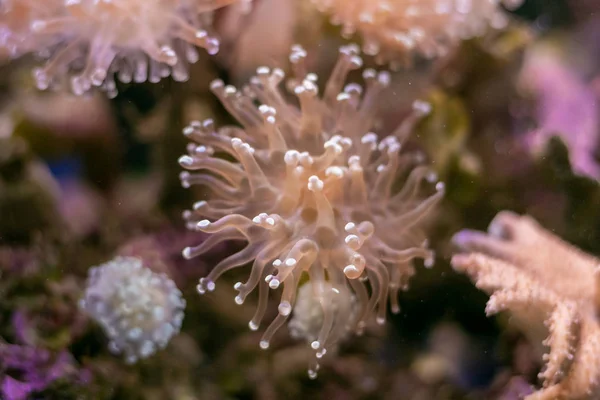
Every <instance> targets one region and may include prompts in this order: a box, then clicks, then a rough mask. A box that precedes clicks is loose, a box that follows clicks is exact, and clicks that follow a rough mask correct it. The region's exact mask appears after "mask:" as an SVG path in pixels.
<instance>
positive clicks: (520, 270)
mask: <svg viewBox="0 0 600 400" xmlns="http://www.w3.org/2000/svg"><path fill="white" fill-rule="evenodd" d="M454 242H455V243H457V244H458V245H459V246H460V247H461V248H462V249H463V250H466V251H469V252H472V253H470V254H459V255H456V256H454V257H453V259H452V265H453V266H454V268H455V269H457V270H458V271H461V272H464V273H466V274H468V275H469V276H470V277H471V278H472V279H473V280H474V281H475V283H476V285H477V287H478V288H479V289H481V290H484V291H486V292H488V293H491V294H492V296H491V297H490V300H489V301H488V303H487V307H486V312H487V314H488V315H491V314H495V313H498V312H500V311H504V310H510V311H511V312H513V313H514V314H515V316H516V317H517V318H518V319H519V320H520V323H521V325H522V326H523V328H524V329H527V330H535V324H536V322H538V323H539V322H540V319H541V321H542V322H544V323H545V325H546V327H547V328H548V330H549V336H548V338H547V339H546V340H545V341H544V342H543V343H544V345H545V346H546V347H548V348H549V352H548V353H547V354H546V355H544V360H545V361H546V366H545V368H544V370H543V371H542V372H541V373H540V375H539V377H540V379H541V380H542V384H543V388H542V389H541V390H540V391H538V392H535V393H533V394H531V395H529V396H527V397H526V399H528V400H534V399H539V400H542V399H547V400H550V399H590V398H597V396H600V368H599V367H598V363H597V362H596V359H595V356H594V354H598V352H599V351H600V324H599V323H598V320H597V317H596V315H597V310H598V308H597V306H598V302H597V296H598V295H597V287H598V284H597V282H598V276H597V271H598V266H599V265H600V261H599V260H597V259H595V258H593V257H591V256H589V255H587V254H585V253H583V252H581V251H580V250H578V249H576V248H574V247H573V246H571V245H569V244H567V243H565V242H563V241H562V240H560V239H559V238H557V237H556V236H554V235H552V234H551V233H549V232H547V231H546V230H544V229H543V228H542V227H541V226H540V225H539V224H538V223H537V222H536V221H535V220H533V219H532V218H530V217H527V216H524V217H522V216H519V215H516V214H513V213H511V212H502V213H500V214H498V216H497V217H496V218H495V219H494V220H493V221H492V223H491V224H490V227H489V229H488V234H485V233H483V232H473V231H462V232H460V233H458V234H457V235H456V236H455V237H454Z"/></svg>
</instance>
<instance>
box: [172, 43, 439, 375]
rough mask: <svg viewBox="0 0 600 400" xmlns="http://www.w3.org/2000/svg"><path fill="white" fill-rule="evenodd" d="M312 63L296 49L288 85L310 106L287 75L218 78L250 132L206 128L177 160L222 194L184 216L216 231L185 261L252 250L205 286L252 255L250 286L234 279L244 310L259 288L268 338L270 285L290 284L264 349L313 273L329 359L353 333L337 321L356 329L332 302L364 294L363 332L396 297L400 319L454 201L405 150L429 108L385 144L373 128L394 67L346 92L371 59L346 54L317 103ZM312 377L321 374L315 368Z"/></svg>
mask: <svg viewBox="0 0 600 400" xmlns="http://www.w3.org/2000/svg"><path fill="white" fill-rule="evenodd" d="M305 58H306V52H305V51H304V49H302V48H301V47H299V46H294V47H293V49H292V53H291V56H290V61H291V63H292V67H293V70H294V77H293V78H292V79H290V80H288V82H287V87H288V89H289V90H290V91H291V92H292V93H293V94H295V95H296V97H297V98H298V101H299V103H300V106H299V107H298V106H296V105H294V104H293V103H289V102H288V101H286V100H285V93H284V92H283V91H282V90H281V89H280V88H279V86H280V84H281V83H282V82H283V80H284V73H283V71H282V70H280V69H273V70H271V69H269V68H267V67H261V68H259V69H258V71H257V75H256V76H255V77H253V78H252V79H251V80H250V85H248V86H247V87H245V88H244V89H243V90H242V91H237V90H236V89H235V88H234V87H231V86H225V85H224V84H223V82H222V81H220V80H217V81H214V82H213V83H212V85H211V87H212V90H213V92H214V93H215V94H216V95H217V96H218V97H219V99H220V100H221V102H222V103H223V105H224V106H225V107H226V108H227V110H228V111H229V112H230V113H231V114H232V115H233V116H234V117H235V118H236V119H237V120H238V121H239V122H240V123H241V124H242V126H243V128H238V127H234V126H228V127H224V128H221V129H219V130H215V127H214V124H213V122H212V121H211V120H206V121H204V122H202V123H200V122H194V123H192V124H191V125H190V126H189V127H187V128H186V129H185V130H184V134H185V135H186V136H187V137H188V138H190V139H191V140H193V141H194V142H196V143H197V144H196V143H191V144H190V145H189V147H188V154H187V155H184V156H182V157H181V158H180V159H179V162H180V164H181V165H182V166H183V167H184V168H186V169H187V170H190V171H198V170H199V171H201V172H199V173H191V172H188V171H184V172H183V173H182V174H181V179H182V183H183V185H184V186H185V187H189V186H191V185H204V186H206V187H207V188H208V189H209V190H210V191H211V192H212V195H213V196H212V198H210V199H209V201H200V202H198V203H196V204H195V205H194V209H193V210H191V211H186V212H185V213H184V218H185V219H186V221H187V223H188V226H189V227H190V228H191V229H195V230H198V231H202V232H206V233H210V234H213V235H212V236H210V237H209V238H208V239H207V240H206V241H204V242H203V243H202V244H201V245H199V246H197V247H188V248H186V249H185V250H184V251H183V254H184V256H185V257H186V258H192V257H197V256H199V255H201V254H203V253H205V252H206V251H208V250H210V249H211V248H212V247H213V246H215V245H216V244H218V243H221V242H223V241H227V240H245V241H247V242H248V245H247V246H246V247H245V248H244V249H243V250H241V251H239V252H238V253H235V254H233V255H231V256H230V257H227V258H225V259H224V260H222V261H221V262H220V263H219V264H218V265H217V266H216V267H215V268H214V269H213V270H212V271H211V272H210V273H209V274H208V276H206V277H205V278H202V279H200V282H199V284H198V291H199V292H200V293H201V294H202V293H205V292H210V291H213V290H215V281H216V279H217V278H218V277H219V276H220V275H222V274H223V273H224V272H226V271H229V270H231V269H233V268H235V267H238V266H242V265H244V264H247V263H249V262H251V261H253V265H252V270H251V273H250V276H249V278H248V280H247V281H246V282H245V283H242V282H238V283H236V284H235V289H236V290H237V291H238V292H239V294H238V295H237V297H236V298H235V301H236V303H238V304H241V303H243V302H244V300H245V299H246V297H247V296H248V294H249V293H251V292H252V291H253V290H254V289H255V288H256V287H257V286H258V290H259V301H258V308H257V311H256V313H255V315H254V317H252V319H251V321H250V323H249V326H250V328H251V329H253V330H257V329H258V327H259V324H260V322H261V320H262V319H263V316H264V314H265V311H266V308H267V300H268V297H269V289H272V290H274V289H278V288H279V287H280V286H282V287H283V291H282V296H281V301H280V303H279V306H278V309H279V315H278V316H277V317H276V318H275V319H274V321H273V322H272V323H271V324H270V325H269V327H268V328H267V329H266V331H265V332H264V335H263V337H262V339H261V341H260V346H261V347H262V348H263V349H266V348H268V347H269V341H270V340H271V338H272V336H273V334H274V333H275V331H276V330H277V329H279V328H280V327H281V326H282V325H283V324H284V323H285V321H286V320H287V319H288V318H289V316H290V315H291V314H292V311H293V310H294V304H295V300H296V292H297V288H298V285H299V283H300V281H301V279H302V276H303V273H305V272H306V273H307V274H308V277H309V278H310V284H311V288H312V292H313V294H314V296H315V298H317V299H318V301H319V302H320V303H321V307H322V310H323V319H322V324H321V327H320V330H319V332H318V335H317V336H316V338H315V339H314V340H313V341H312V342H311V344H310V346H311V347H312V349H314V350H315V351H316V354H317V357H320V356H322V355H323V354H324V353H325V352H326V349H327V347H328V346H329V345H330V344H331V342H332V341H334V340H335V339H336V338H337V337H339V336H340V335H339V333H341V332H343V331H344V329H346V328H345V327H344V328H343V329H340V328H339V327H337V326H335V325H336V324H338V323H342V324H344V325H345V324H347V323H348V322H349V321H342V320H341V319H340V318H336V317H335V313H336V310H337V309H339V308H337V307H333V306H331V304H332V302H333V299H332V296H335V295H338V294H350V295H351V296H354V297H355V298H356V315H357V317H356V320H355V321H354V323H353V324H352V325H353V326H352V327H351V329H355V330H361V329H363V327H364V326H365V324H366V322H367V321H368V319H369V318H370V316H371V315H372V314H373V312H374V310H375V309H376V308H377V312H376V314H377V318H376V320H377V321H378V322H379V323H384V322H385V317H386V309H387V307H386V303H387V301H388V298H389V301H390V303H391V305H392V311H394V312H398V311H399V306H398V299H397V296H398V291H399V290H400V289H401V288H404V287H405V286H406V284H407V280H408V278H409V277H410V276H412V274H413V273H414V268H413V265H412V261H413V259H415V258H422V259H425V262H426V264H427V265H431V264H432V263H433V253H432V251H431V250H429V249H428V248H427V240H426V238H425V235H424V233H423V232H422V229H421V228H420V225H421V224H419V222H421V220H422V219H423V218H424V217H425V216H427V215H428V214H429V213H430V212H431V211H432V209H433V208H434V206H435V205H436V203H438V202H439V200H440V199H441V198H442V196H443V184H442V183H440V182H438V183H437V184H435V182H436V181H437V178H436V175H435V173H433V172H432V171H431V170H430V169H429V168H428V167H426V166H416V167H415V168H414V169H413V168H412V167H413V166H415V164H416V163H418V162H419V161H420V160H422V158H423V157H422V155H417V154H416V153H414V152H407V153H404V152H401V149H402V147H403V145H404V144H405V142H406V138H407V136H408V135H409V133H410V132H411V131H412V127H413V125H414V124H415V123H416V121H418V120H419V118H420V116H422V115H424V114H426V113H427V112H428V111H429V106H428V105H427V104H425V103H422V102H416V103H415V107H414V110H413V113H412V114H411V115H410V116H409V117H408V118H407V119H406V120H405V121H404V122H403V123H402V124H401V125H400V126H399V127H398V128H397V129H396V130H395V131H394V132H393V133H392V134H391V135H389V136H386V137H384V138H383V139H380V138H379V137H378V135H377V134H375V133H373V132H370V131H369V130H370V129H371V127H372V126H373V125H374V122H375V114H376V104H377V96H378V95H379V94H380V92H381V91H383V90H384V89H385V88H386V86H388V83H389V80H390V75H389V73H388V72H376V71H375V70H372V69H366V70H365V71H364V73H363V77H364V79H365V82H366V90H365V91H364V93H363V88H362V86H360V85H358V84H354V83H351V84H348V85H346V86H345V87H344V82H345V80H346V78H347V75H348V73H349V72H350V71H351V70H355V69H358V68H360V67H361V65H362V59H361V58H360V56H359V49H358V47H357V46H355V45H349V46H345V47H342V48H341V49H340V57H339V60H338V62H337V64H336V66H335V68H334V70H333V72H332V76H331V78H330V79H329V81H328V82H327V83H326V85H325V91H324V94H323V96H322V98H319V96H318V92H319V90H318V88H317V76H316V75H315V74H311V73H307V71H306V65H305ZM403 180H404V185H403V186H402V185H401V183H402V181H403ZM424 181H426V182H429V183H431V184H434V186H435V190H431V189H430V190H429V193H430V195H428V196H427V195H422V190H421V186H422V183H423V182H424ZM208 218H209V219H208ZM367 282H368V284H367ZM368 287H370V290H369V289H368ZM309 374H310V375H311V376H315V374H316V368H312V369H311V370H310V371H309Z"/></svg>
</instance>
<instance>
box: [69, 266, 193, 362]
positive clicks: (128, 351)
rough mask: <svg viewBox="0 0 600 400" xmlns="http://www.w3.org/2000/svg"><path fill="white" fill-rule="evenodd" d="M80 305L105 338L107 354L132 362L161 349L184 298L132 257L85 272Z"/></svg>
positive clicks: (175, 323)
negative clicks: (107, 338)
mask: <svg viewBox="0 0 600 400" xmlns="http://www.w3.org/2000/svg"><path fill="white" fill-rule="evenodd" d="M80 307H81V308H82V309H83V310H84V311H85V312H86V313H87V314H89V315H90V316H91V317H92V318H93V319H94V320H96V321H97V322H98V323H99V324H100V325H101V326H102V328H103V329H104V331H105V332H106V334H107V336H108V337H109V339H110V342H109V350H110V351H111V352H112V353H114V354H124V356H125V361H126V362H127V363H135V362H136V361H137V360H139V359H144V358H147V357H149V356H150V355H152V354H154V353H155V352H156V351H157V350H158V349H163V348H164V347H166V345H167V344H168V343H169V340H171V338H172V337H173V336H174V335H176V334H177V333H178V332H179V330H180V328H181V322H182V321H183V310H184V309H185V300H184V299H183V298H182V294H181V291H180V290H179V289H177V287H176V286H175V283H174V282H173V281H172V280H171V279H169V278H168V277H167V276H166V275H165V274H157V273H154V272H152V271H151V270H150V269H148V268H145V267H144V266H143V264H142V261H141V260H139V259H137V258H133V257H117V258H115V259H114V260H112V261H110V262H108V263H106V264H102V265H100V266H98V267H94V268H92V269H91V270H90V272H89V277H88V283H87V288H86V291H85V295H84V297H83V298H82V299H81V301H80Z"/></svg>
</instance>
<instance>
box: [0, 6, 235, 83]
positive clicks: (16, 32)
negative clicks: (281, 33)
mask: <svg viewBox="0 0 600 400" xmlns="http://www.w3.org/2000/svg"><path fill="white" fill-rule="evenodd" d="M234 1H237V0H149V1H142V0H74V1H73V0H64V1H63V0H51V1H44V2H38V1H33V0H9V1H8V2H6V3H3V4H2V5H0V31H1V32H4V34H3V35H2V36H3V39H1V41H0V49H4V50H3V52H4V53H8V54H9V55H11V56H19V55H21V54H23V53H26V52H39V53H40V54H42V55H44V54H47V55H51V59H50V61H49V62H48V63H47V64H46V65H45V66H44V67H42V68H38V69H36V70H35V71H34V75H35V79H36V82H37V86H38V87H39V88H40V89H46V88H48V87H49V86H50V85H51V84H53V82H56V81H57V80H59V81H60V80H61V79H62V78H63V77H66V76H70V75H71V73H73V74H74V76H72V77H71V86H72V89H73V91H74V92H75V93H77V94H81V93H83V92H85V91H87V90H89V89H90V88H91V87H92V86H101V87H103V88H104V89H105V90H106V91H107V92H108V93H111V94H114V93H115V90H116V89H115V82H114V80H113V78H112V75H113V74H114V73H117V72H118V77H119V79H120V80H121V81H123V82H129V81H132V80H133V81H135V82H143V81H146V80H149V81H151V82H156V81H158V80H160V79H161V78H163V77H166V76H169V75H171V76H172V77H173V79H175V80H186V79H187V78H188V64H189V63H194V62H195V61H196V60H197V59H198V52H197V51H196V48H195V47H196V46H199V47H203V48H205V49H206V50H207V51H208V53H209V54H214V53H216V52H217V50H218V48H219V42H218V40H217V39H216V38H214V37H212V36H211V35H210V34H209V32H208V31H207V30H206V28H207V25H208V23H209V22H210V13H209V11H212V10H214V9H216V8H218V7H221V6H224V5H226V4H229V3H232V2H234ZM0 51H1V50H0Z"/></svg>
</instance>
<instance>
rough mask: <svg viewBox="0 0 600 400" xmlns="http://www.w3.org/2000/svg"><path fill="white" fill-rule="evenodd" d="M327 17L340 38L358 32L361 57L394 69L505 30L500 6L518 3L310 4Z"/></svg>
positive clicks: (379, 0) (325, 0) (367, 0)
mask: <svg viewBox="0 0 600 400" xmlns="http://www.w3.org/2000/svg"><path fill="white" fill-rule="evenodd" d="M312 3H313V4H314V5H315V6H316V7H317V9H319V10H320V11H322V12H325V13H327V14H329V15H331V21H332V23H333V24H335V25H341V26H342V35H344V36H347V37H350V36H352V35H354V33H356V32H359V33H360V35H361V36H362V38H363V50H364V52H365V53H367V54H370V55H375V56H376V57H377V60H378V61H380V62H387V61H392V65H394V66H395V65H397V64H398V63H399V62H401V61H402V62H406V61H409V60H410V56H411V55H412V54H414V53H418V54H421V55H423V56H425V57H428V58H433V57H437V56H440V55H443V54H444V53H445V52H447V50H448V49H449V48H450V47H451V46H452V45H453V44H455V43H456V42H458V41H460V40H462V39H469V38H472V37H476V36H480V35H481V34H483V33H484V32H485V30H486V29H487V28H488V27H490V26H491V27H493V28H498V29H499V28H503V27H504V26H506V24H507V22H508V18H507V17H506V15H505V14H504V13H503V10H502V5H503V4H504V5H505V6H508V7H510V8H513V7H517V6H518V5H520V4H521V3H522V0H312Z"/></svg>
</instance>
